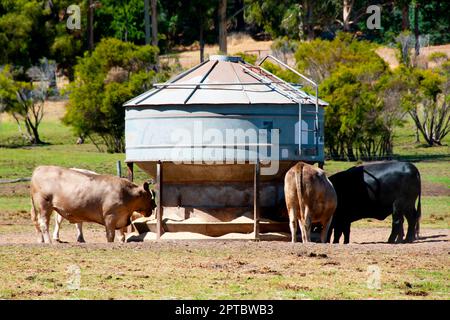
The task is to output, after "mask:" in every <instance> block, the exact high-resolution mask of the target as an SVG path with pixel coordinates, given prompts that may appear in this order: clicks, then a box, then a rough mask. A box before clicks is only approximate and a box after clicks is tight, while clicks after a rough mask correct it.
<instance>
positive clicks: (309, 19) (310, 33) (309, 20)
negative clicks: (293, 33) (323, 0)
mask: <svg viewBox="0 0 450 320" xmlns="http://www.w3.org/2000/svg"><path fill="white" fill-rule="evenodd" d="M305 7H306V8H305V11H306V19H305V20H306V35H307V39H308V40H314V28H313V1H312V0H306V1H305Z"/></svg>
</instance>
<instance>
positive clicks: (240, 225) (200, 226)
mask: <svg viewBox="0 0 450 320" xmlns="http://www.w3.org/2000/svg"><path fill="white" fill-rule="evenodd" d="M133 226H134V227H135V228H136V230H137V232H138V233H139V234H143V233H148V232H151V233H155V234H156V231H157V220H156V219H155V218H152V217H151V218H140V219H137V220H135V221H133ZM259 228H260V229H259V230H260V234H267V233H289V225H288V223H287V222H278V221H272V220H269V219H260V221H259ZM162 229H163V232H164V233H163V235H164V234H166V235H167V234H169V233H174V234H177V233H179V235H182V234H184V233H191V234H197V235H199V236H200V238H204V236H206V237H208V238H210V237H212V238H217V237H224V236H226V235H227V234H230V235H233V234H234V236H232V237H234V238H235V237H236V234H241V235H242V238H244V239H246V238H248V237H250V236H252V234H253V231H254V221H253V220H252V219H250V218H248V217H246V216H241V217H238V218H236V219H234V220H231V221H227V222H218V221H210V222H205V221H202V220H200V219H196V218H189V219H186V220H175V219H169V218H164V219H163V220H162ZM166 237H167V236H166ZM174 237H175V238H176V235H175V236H174ZM252 237H253V238H252V239H254V235H253V236H252ZM171 238H173V237H171Z"/></svg>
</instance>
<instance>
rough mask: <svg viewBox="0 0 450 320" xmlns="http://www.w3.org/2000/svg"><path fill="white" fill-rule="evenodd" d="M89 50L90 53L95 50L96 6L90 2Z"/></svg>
mask: <svg viewBox="0 0 450 320" xmlns="http://www.w3.org/2000/svg"><path fill="white" fill-rule="evenodd" d="M88 38H89V40H88V43H89V44H88V48H89V51H92V50H94V4H93V3H92V0H89V8H88Z"/></svg>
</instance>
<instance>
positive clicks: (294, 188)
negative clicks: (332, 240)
mask: <svg viewBox="0 0 450 320" xmlns="http://www.w3.org/2000/svg"><path fill="white" fill-rule="evenodd" d="M284 195H285V199H286V206H287V209H288V214H289V227H290V229H291V235H292V242H296V241H297V239H296V238H297V237H296V234H297V220H298V223H299V225H300V228H301V232H302V240H303V242H310V241H311V226H312V224H320V225H321V226H322V231H321V233H320V240H321V242H326V238H327V231H328V228H329V226H330V222H331V218H332V216H333V213H334V210H335V209H336V206H337V196H336V192H335V191H334V188H333V185H332V184H331V182H330V180H328V178H327V177H326V176H325V172H324V171H323V170H322V169H319V168H316V167H314V166H312V165H309V164H306V163H303V162H299V163H297V164H296V165H295V166H293V167H292V168H290V169H289V171H288V172H287V173H286V176H285V178H284Z"/></svg>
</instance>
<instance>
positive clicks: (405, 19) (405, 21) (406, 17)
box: [402, 3, 409, 31]
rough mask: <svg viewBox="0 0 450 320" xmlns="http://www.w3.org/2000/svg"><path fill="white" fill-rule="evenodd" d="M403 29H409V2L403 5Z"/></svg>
mask: <svg viewBox="0 0 450 320" xmlns="http://www.w3.org/2000/svg"><path fill="white" fill-rule="evenodd" d="M402 30H403V31H406V30H409V3H403V6H402Z"/></svg>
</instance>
